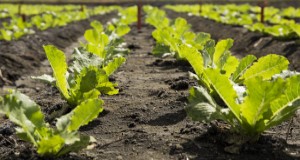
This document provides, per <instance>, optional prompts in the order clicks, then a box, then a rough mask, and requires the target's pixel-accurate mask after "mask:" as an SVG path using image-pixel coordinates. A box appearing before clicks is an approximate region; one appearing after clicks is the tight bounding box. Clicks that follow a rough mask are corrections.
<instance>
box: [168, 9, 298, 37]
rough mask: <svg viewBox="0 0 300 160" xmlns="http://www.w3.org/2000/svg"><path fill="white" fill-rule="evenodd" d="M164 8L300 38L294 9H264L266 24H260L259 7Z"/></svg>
mask: <svg viewBox="0 0 300 160" xmlns="http://www.w3.org/2000/svg"><path fill="white" fill-rule="evenodd" d="M166 8H168V9H171V10H174V11H176V12H185V13H189V15H196V16H201V17H204V18H208V19H211V20H214V21H216V22H220V23H224V24H229V25H238V26H243V27H245V28H247V29H248V30H250V31H257V32H261V33H264V34H268V35H272V36H274V37H277V38H282V39H291V38H299V37H300V24H298V23H296V21H295V20H293V19H292V18H294V17H297V10H296V9H295V8H286V9H283V10H280V9H278V8H274V7H266V8H265V12H264V13H265V14H264V19H265V21H266V22H267V23H261V22H260V16H261V15H260V7H258V6H251V5H248V4H245V5H235V4H228V5H209V4H207V5H201V12H200V6H199V5H167V6H166ZM289 15H290V16H289Z"/></svg>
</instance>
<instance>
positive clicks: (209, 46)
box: [201, 40, 215, 67]
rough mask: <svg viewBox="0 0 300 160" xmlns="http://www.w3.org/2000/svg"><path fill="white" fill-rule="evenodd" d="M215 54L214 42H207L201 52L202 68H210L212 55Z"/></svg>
mask: <svg viewBox="0 0 300 160" xmlns="http://www.w3.org/2000/svg"><path fill="white" fill-rule="evenodd" d="M214 52H215V41H214V40H208V41H207V43H206V44H205V46H204V49H203V50H202V51H201V54H202V56H203V59H204V66H205V67H212V66H213V65H212V62H213V55H214Z"/></svg>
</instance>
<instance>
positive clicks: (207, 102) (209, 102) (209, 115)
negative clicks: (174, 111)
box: [185, 87, 222, 122]
mask: <svg viewBox="0 0 300 160" xmlns="http://www.w3.org/2000/svg"><path fill="white" fill-rule="evenodd" d="M188 99H189V104H188V106H187V107H186V108H185V110H186V112H187V114H188V116H189V117H191V118H192V119H193V120H194V121H205V122H209V121H212V120H215V119H220V118H221V117H222V116H221V115H220V114H221V112H220V110H221V109H220V108H219V107H218V106H217V104H216V103H215V101H214V100H213V99H212V97H211V96H210V94H209V93H208V92H207V91H206V90H205V89H204V88H203V87H193V88H191V89H190V95H189V98H188Z"/></svg>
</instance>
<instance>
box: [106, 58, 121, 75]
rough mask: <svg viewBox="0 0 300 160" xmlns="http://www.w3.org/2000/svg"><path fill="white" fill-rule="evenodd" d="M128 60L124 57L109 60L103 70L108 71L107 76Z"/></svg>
mask: <svg viewBox="0 0 300 160" xmlns="http://www.w3.org/2000/svg"><path fill="white" fill-rule="evenodd" d="M125 61H126V59H125V58H123V57H117V58H114V59H113V60H112V61H111V62H109V63H108V64H107V65H106V66H105V67H104V68H103V70H104V71H105V72H106V74H107V76H110V75H111V74H112V73H114V72H115V71H116V70H117V69H118V68H119V67H120V66H121V65H122V64H123V63H124V62H125Z"/></svg>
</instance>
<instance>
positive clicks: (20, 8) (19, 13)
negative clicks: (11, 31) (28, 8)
mask: <svg viewBox="0 0 300 160" xmlns="http://www.w3.org/2000/svg"><path fill="white" fill-rule="evenodd" d="M18 15H19V16H20V17H21V18H22V21H23V22H25V21H26V15H25V14H22V3H20V4H19V7H18Z"/></svg>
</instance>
